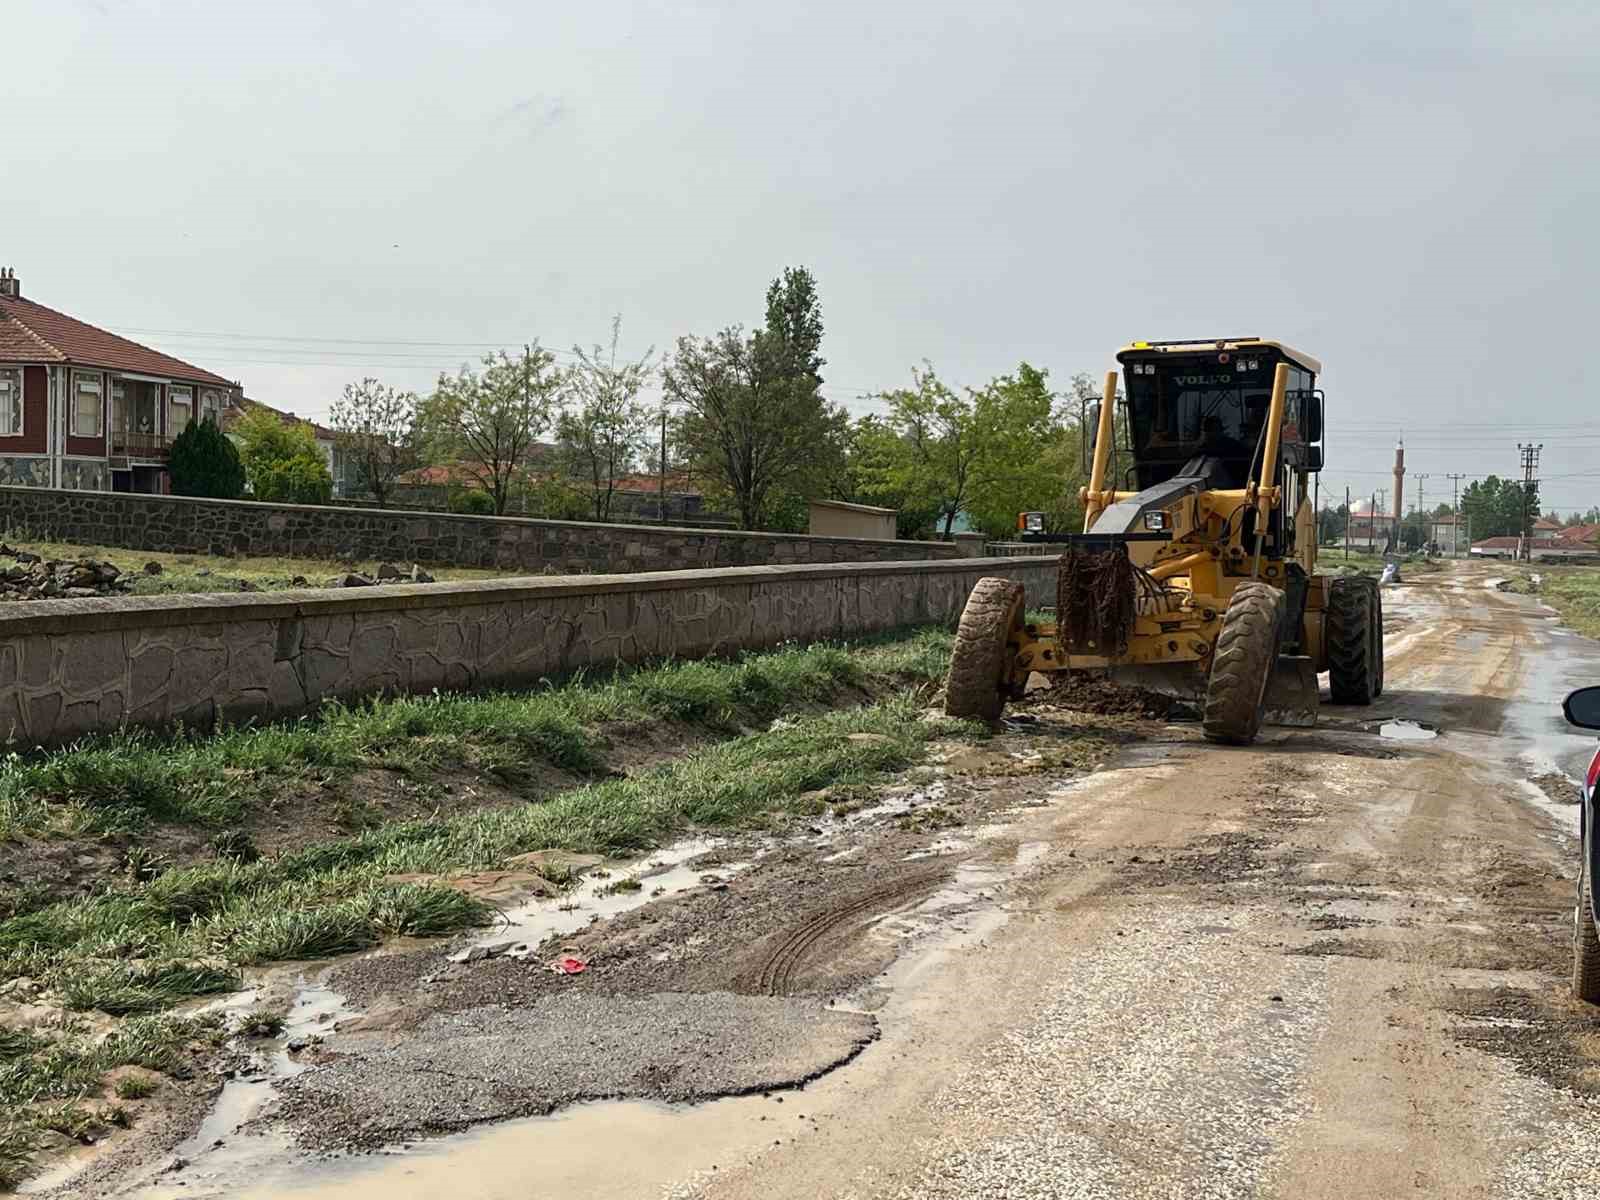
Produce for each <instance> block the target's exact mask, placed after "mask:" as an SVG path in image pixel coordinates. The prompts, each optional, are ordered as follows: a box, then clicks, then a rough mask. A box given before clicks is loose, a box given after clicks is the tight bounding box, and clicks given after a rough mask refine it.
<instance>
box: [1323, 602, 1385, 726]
mask: <svg viewBox="0 0 1600 1200" xmlns="http://www.w3.org/2000/svg"><path fill="white" fill-rule="evenodd" d="M1378 603H1380V601H1379V600H1378V590H1377V588H1376V587H1375V586H1373V583H1372V580H1370V579H1362V578H1360V577H1357V576H1350V575H1346V576H1342V577H1341V578H1339V579H1335V580H1334V581H1333V583H1332V584H1331V585H1330V586H1329V588H1328V624H1327V630H1328V691H1329V694H1330V695H1331V697H1332V699H1333V702H1334V703H1335V704H1371V703H1372V700H1373V697H1374V696H1376V695H1377V694H1378V691H1379V690H1380V688H1381V686H1382V685H1381V684H1380V683H1379V680H1378V671H1379V670H1381V669H1382V662H1383V647H1382V646H1381V645H1379V646H1377V647H1376V648H1374V646H1373V640H1374V639H1373V631H1374V629H1375V628H1377V625H1378V622H1377V621H1376V620H1375V619H1374V615H1373V609H1374V607H1375V606H1376V605H1377V604H1378ZM1375 649H1376V653H1374V650H1375Z"/></svg>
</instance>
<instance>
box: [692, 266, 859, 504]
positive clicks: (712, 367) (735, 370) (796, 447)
mask: <svg viewBox="0 0 1600 1200" xmlns="http://www.w3.org/2000/svg"><path fill="white" fill-rule="evenodd" d="M821 343H822V311H821V307H820V305H819V304H818V301H817V295H816V285H815V281H814V280H813V279H812V277H811V274H810V272H809V271H806V270H805V269H804V268H795V269H789V270H785V271H784V273H783V275H782V276H781V277H780V278H778V279H776V280H774V281H773V284H772V286H771V287H770V288H768V290H767V318H766V323H765V325H764V326H763V327H762V328H761V329H759V330H757V331H756V332H754V333H752V334H746V333H745V331H744V329H743V328H742V327H741V326H738V325H732V326H729V327H728V328H726V329H724V330H722V331H721V332H720V333H718V334H716V335H715V336H713V337H708V338H697V337H684V338H680V339H678V346H677V350H676V352H675V353H674V355H673V356H672V359H671V361H670V362H669V363H668V364H667V365H666V367H665V368H664V370H663V372H662V380H663V384H664V387H665V390H666V393H667V396H668V398H669V399H670V400H672V401H675V402H676V403H678V404H680V405H681V406H682V407H683V415H682V416H681V417H680V418H679V420H678V422H677V433H678V444H679V447H680V449H681V452H682V455H683V457H684V459H685V460H686V461H687V462H688V463H689V465H690V467H691V469H692V470H693V471H694V472H695V474H696V475H698V476H699V477H700V478H701V479H702V480H703V481H704V482H705V483H706V485H707V487H708V490H709V491H710V492H711V494H712V495H713V496H714V497H716V496H718V495H719V494H720V495H722V496H726V497H727V499H728V501H729V503H730V504H731V505H732V506H733V508H734V509H735V511H736V512H737V513H738V517H739V523H740V525H741V526H742V527H743V528H745V529H760V528H765V527H766V526H767V524H768V522H769V521H770V520H771V519H772V516H773V514H774V511H775V509H774V506H775V504H776V503H777V502H778V500H779V498H780V497H781V496H784V495H785V494H789V495H794V496H801V495H804V494H806V493H807V492H814V491H824V490H827V489H828V481H829V480H832V479H837V477H838V475H839V473H840V471H841V469H842V468H841V466H840V464H841V462H842V459H843V454H844V443H845V440H846V435H847V432H848V424H849V419H848V416H847V415H846V413H845V412H844V410H843V409H842V408H839V407H838V406H836V405H832V404H829V403H828V402H827V401H826V400H825V399H824V398H823V396H822V391H821V385H822V378H821V376H820V374H818V372H819V371H820V369H821V367H822V365H823V359H822V358H821V356H820V354H819V350H820V347H821Z"/></svg>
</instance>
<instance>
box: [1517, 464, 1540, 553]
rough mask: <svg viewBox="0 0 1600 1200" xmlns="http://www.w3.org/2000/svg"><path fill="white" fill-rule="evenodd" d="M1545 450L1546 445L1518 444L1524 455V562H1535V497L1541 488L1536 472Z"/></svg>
mask: <svg viewBox="0 0 1600 1200" xmlns="http://www.w3.org/2000/svg"><path fill="white" fill-rule="evenodd" d="M1543 449H1544V443H1543V442H1540V443H1539V444H1538V445H1534V444H1533V443H1532V442H1529V443H1527V444H1526V445H1524V444H1523V443H1521V442H1518V443H1517V451H1518V453H1520V454H1521V455H1522V560H1523V561H1524V562H1532V561H1533V497H1534V494H1535V492H1536V491H1537V490H1538V487H1539V480H1538V478H1537V476H1535V474H1534V472H1535V471H1537V470H1538V469H1539V452H1540V451H1541V450H1543Z"/></svg>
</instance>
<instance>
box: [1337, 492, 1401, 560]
mask: <svg viewBox="0 0 1600 1200" xmlns="http://www.w3.org/2000/svg"><path fill="white" fill-rule="evenodd" d="M1348 524H1349V540H1350V548H1351V549H1352V550H1357V549H1359V550H1361V551H1363V552H1365V553H1370V554H1381V553H1383V552H1384V551H1385V550H1387V549H1388V548H1389V546H1390V544H1391V543H1392V542H1393V540H1394V532H1395V526H1396V524H1397V522H1396V520H1395V518H1394V515H1393V514H1392V513H1386V512H1382V511H1380V510H1378V509H1377V506H1376V505H1374V504H1373V502H1372V501H1371V500H1362V501H1361V502H1360V503H1358V504H1357V505H1355V507H1354V508H1352V509H1351V510H1350V519H1349V522H1348Z"/></svg>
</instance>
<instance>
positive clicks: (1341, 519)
mask: <svg viewBox="0 0 1600 1200" xmlns="http://www.w3.org/2000/svg"><path fill="white" fill-rule="evenodd" d="M1349 522H1350V510H1349V508H1347V507H1346V506H1345V505H1343V504H1339V505H1332V504H1326V505H1323V507H1322V509H1321V511H1320V512H1318V513H1317V541H1318V542H1319V543H1320V544H1322V545H1324V546H1326V545H1329V544H1330V543H1334V542H1338V541H1341V540H1342V539H1343V538H1344V531H1345V526H1346V525H1348V524H1349Z"/></svg>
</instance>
